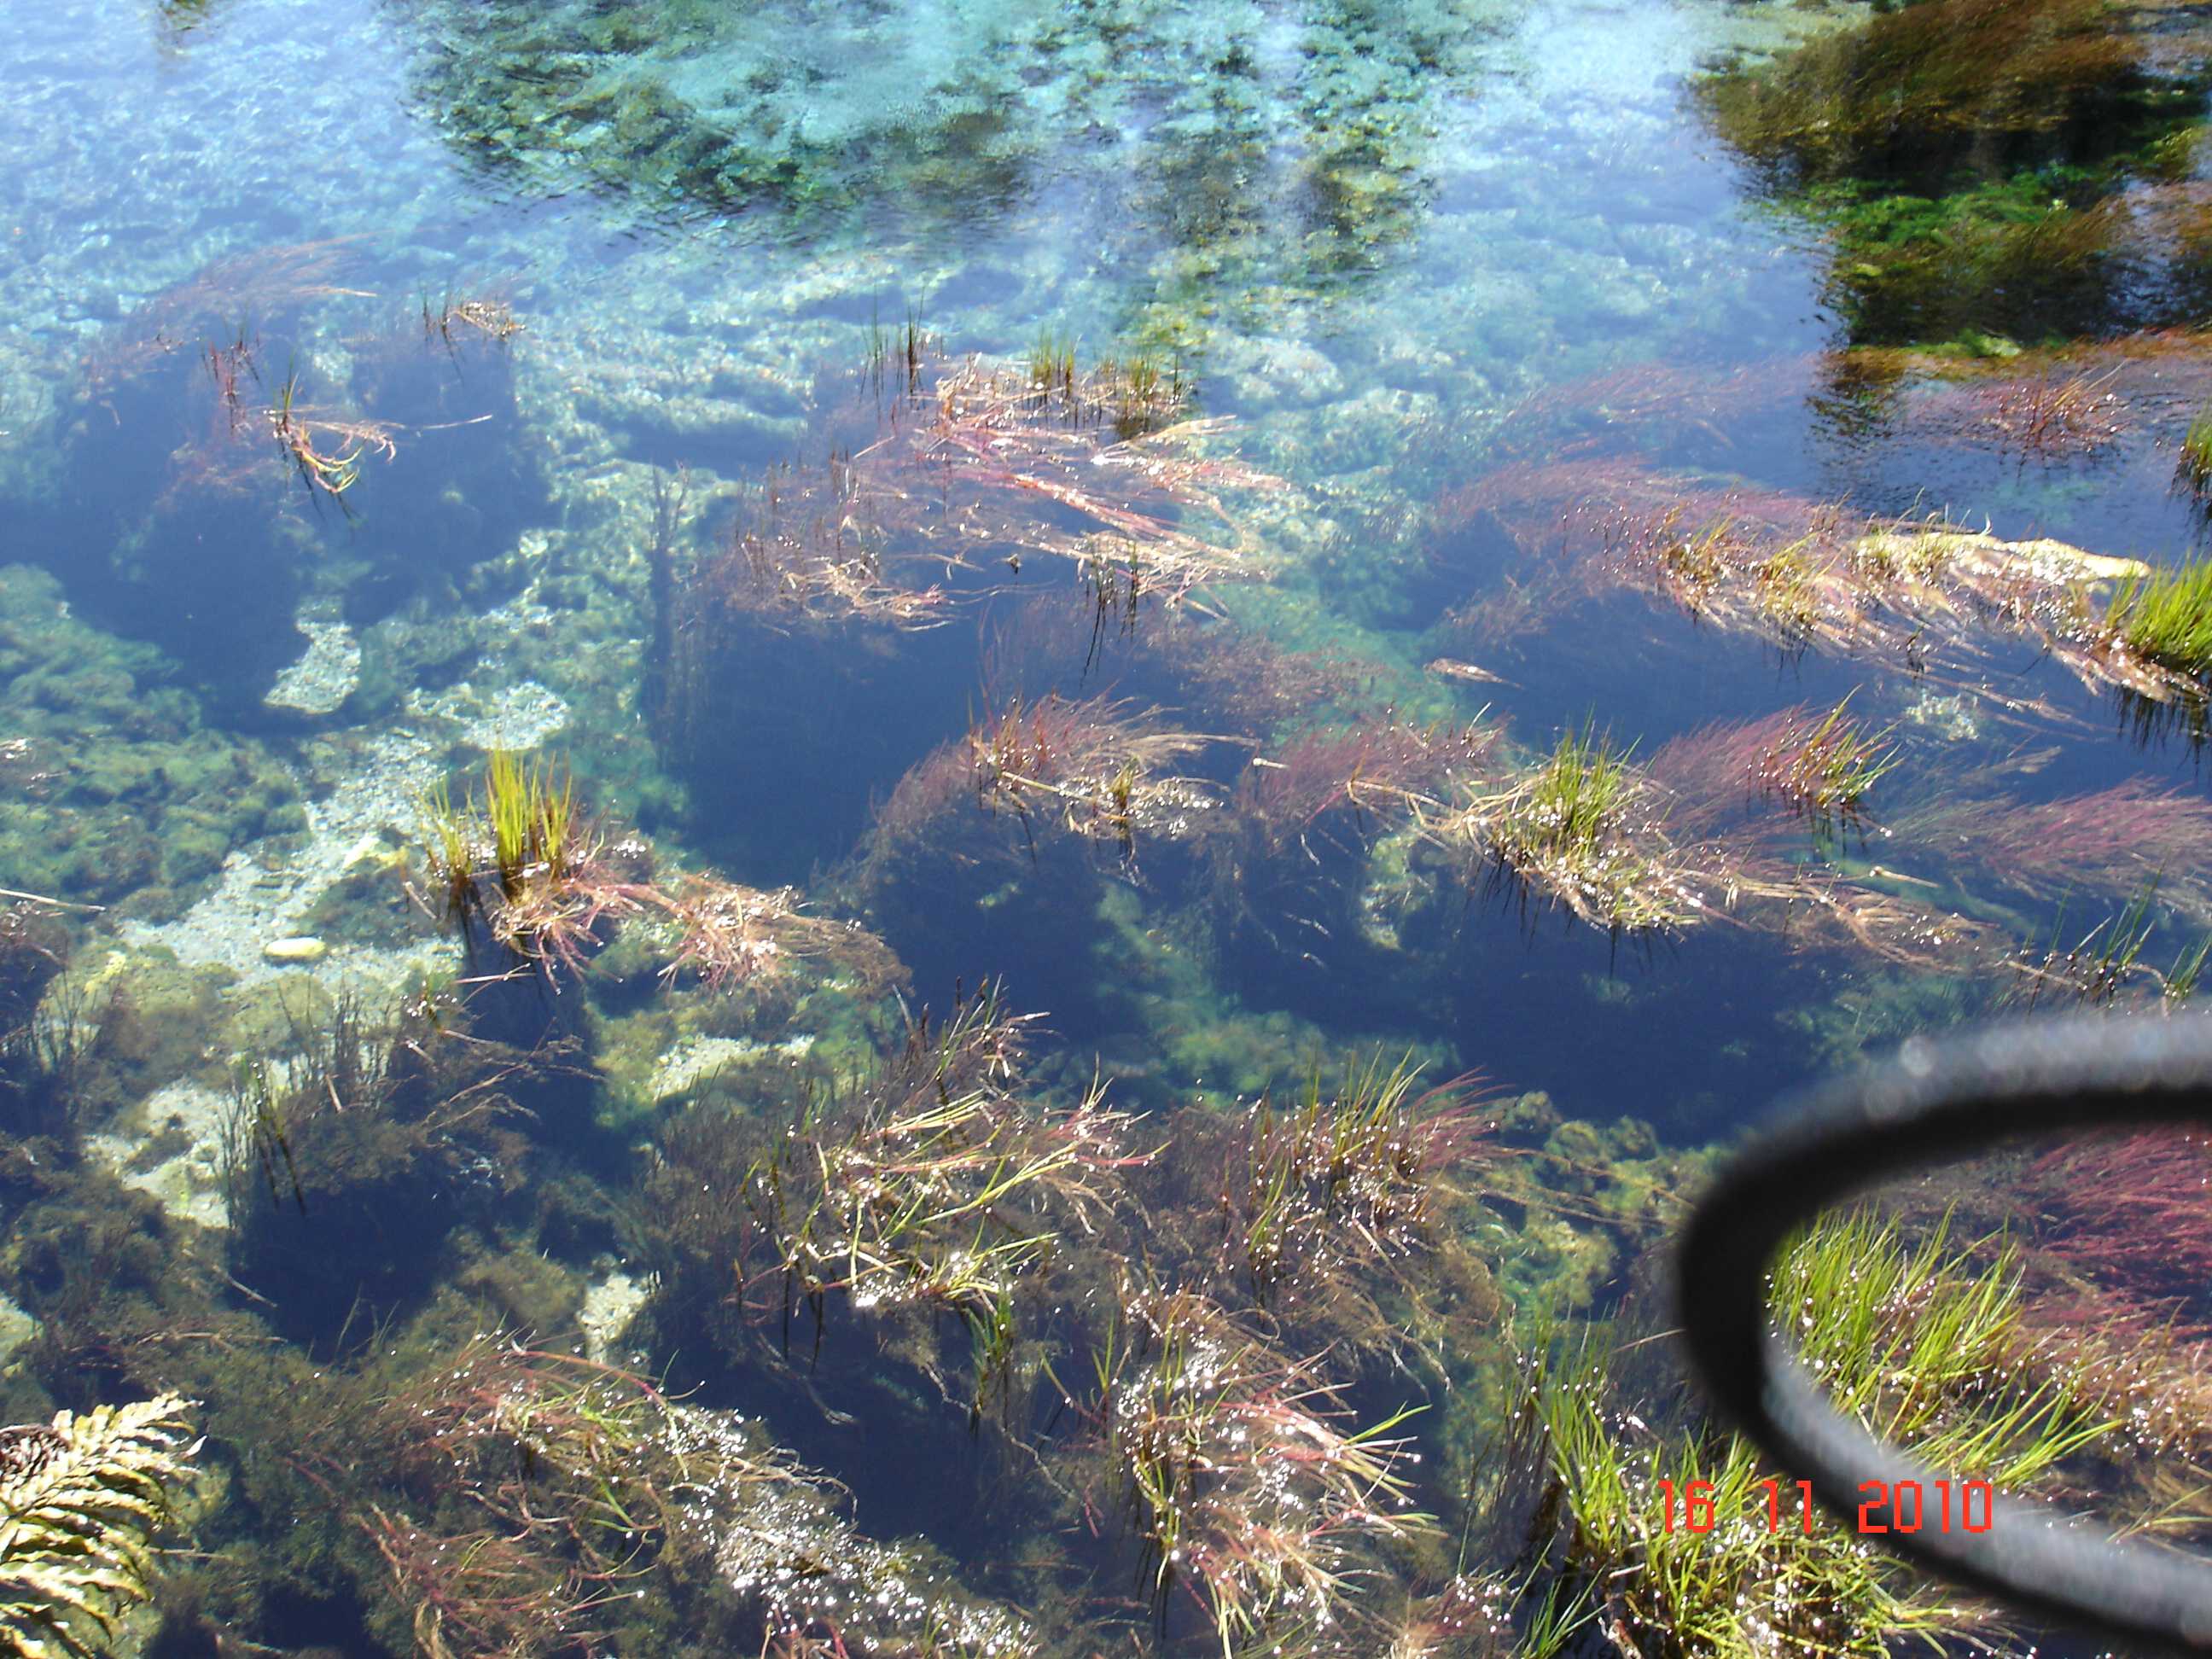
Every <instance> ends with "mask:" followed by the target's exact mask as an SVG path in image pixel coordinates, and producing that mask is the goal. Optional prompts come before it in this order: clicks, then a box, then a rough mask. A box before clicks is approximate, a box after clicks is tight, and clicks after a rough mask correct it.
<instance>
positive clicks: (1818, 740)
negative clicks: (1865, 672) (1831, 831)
mask: <svg viewBox="0 0 2212 1659" xmlns="http://www.w3.org/2000/svg"><path fill="white" fill-rule="evenodd" d="M1857 695H1858V694H1857V691H1856V690H1854V691H1852V692H1850V694H1848V695H1847V696H1844V700H1843V701H1842V702H1839V703H1838V704H1837V705H1836V706H1835V707H1834V708H1832V709H1830V710H1829V711H1828V713H1827V714H1826V716H1825V717H1824V718H1823V719H1822V720H1821V721H1820V724H1819V725H1818V726H1814V727H1812V728H1811V729H1810V730H1809V731H1801V730H1800V729H1799V728H1798V727H1797V726H1796V725H1794V724H1793V725H1792V726H1791V727H1790V730H1789V731H1788V732H1786V733H1785V734H1784V736H1783V737H1782V738H1780V739H1778V741H1777V742H1776V743H1775V744H1774V745H1773V746H1772V747H1771V748H1770V749H1768V750H1767V751H1766V752H1765V754H1764V755H1762V756H1761V757H1759V783H1760V786H1761V787H1763V788H1764V789H1765V790H1766V791H1767V793H1770V794H1773V795H1778V796H1780V797H1781V798H1782V799H1784V800H1786V801H1788V802H1789V803H1790V805H1791V806H1793V807H1794V808H1796V810H1797V811H1799V812H1801V813H1802V814H1803V815H1804V816H1805V817H1808V818H1809V819H1811V820H1812V821H1813V823H1814V825H1815V827H1817V828H1821V829H1825V828H1826V827H1828V826H1829V825H1831V824H1833V823H1836V822H1837V821H1838V819H1841V820H1844V821H1845V822H1849V821H1850V820H1853V819H1855V818H1857V817H1858V815H1859V813H1860V811H1861V810H1862V809H1863V806H1864V805H1865V802H1866V798H1867V795H1868V793H1869V791H1871V790H1872V789H1873V787H1875V784H1877V783H1879V782H1880V781H1881V780H1882V779H1883V778H1885V777H1887V775H1889V774H1890V773H1891V772H1893V771H1894V770H1895V769H1896V768H1897V764H1898V754H1897V747H1896V745H1895V744H1893V743H1892V742H1891V741H1890V734H1891V732H1893V731H1894V730H1895V729H1896V728H1895V727H1893V726H1884V727H1883V728H1882V729H1881V731H1879V732H1869V731H1867V730H1866V728H1865V727H1864V726H1861V725H1860V724H1859V722H1858V721H1857V720H1852V719H1850V715H1849V710H1850V706H1851V698H1852V697H1853V696H1857Z"/></svg>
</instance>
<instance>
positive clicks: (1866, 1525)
mask: <svg viewBox="0 0 2212 1659" xmlns="http://www.w3.org/2000/svg"><path fill="white" fill-rule="evenodd" d="M1791 1484H1792V1485H1793V1486H1795V1487H1796V1490H1795V1491H1794V1492H1790V1495H1789V1496H1788V1497H1787V1498H1785V1497H1784V1486H1783V1483H1782V1482H1781V1481H1779V1480H1762V1481H1760V1482H1759V1487H1760V1489H1761V1490H1763V1491H1764V1492H1765V1493H1766V1505H1765V1508H1766V1529H1767V1531H1769V1532H1780V1531H1781V1530H1782V1529H1783V1528H1784V1526H1787V1525H1790V1524H1793V1523H1794V1524H1795V1525H1796V1526H1797V1527H1798V1528H1799V1529H1800V1530H1801V1531H1803V1532H1806V1533H1810V1532H1811V1531H1812V1530H1813V1483H1812V1482H1811V1481H1809V1480H1799V1481H1795V1482H1793V1483H1791ZM1929 1486H1933V1487H1934V1488H1935V1490H1934V1492H1932V1493H1931V1492H1929V1490H1928V1487H1929ZM1659 1492H1660V1497H1661V1499H1662V1504H1663V1506H1664V1516H1663V1519H1664V1522H1665V1524H1666V1529H1667V1530H1668V1532H1670V1533H1671V1532H1711V1530H1712V1529H1713V1527H1714V1525H1715V1524H1716V1522H1718V1521H1719V1520H1720V1518H1721V1517H1720V1516H1719V1515H1718V1513H1717V1509H1716V1505H1715V1504H1714V1502H1713V1483H1712V1482H1711V1481H1710V1480H1692V1481H1690V1482H1688V1483H1687V1484H1686V1485H1681V1486H1678V1485H1677V1484H1676V1483H1675V1482H1674V1481H1672V1480H1662V1481H1661V1482H1659ZM1859 1496H1860V1497H1861V1498H1863V1499H1864V1500H1865V1501H1864V1502H1863V1503H1862V1504H1860V1505H1859V1520H1858V1529H1859V1531H1860V1532H1862V1533H1877V1532H1920V1531H1923V1530H1925V1531H1929V1532H1987V1531H1988V1530H1989V1529H1990V1526H1991V1525H1992V1524H1993V1523H1992V1520H1991V1512H1992V1510H1993V1509H1994V1508H1995V1504H1996V1493H1995V1491H1994V1489H1993V1488H1992V1487H1991V1486H1990V1483H1989V1482H1988V1481H1986V1480H1967V1481H1962V1482H1960V1483H1959V1484H1958V1485H1957V1486H1954V1485H1953V1484H1952V1483H1951V1482H1950V1481H1948V1480H1934V1481H1929V1482H1927V1483H1925V1484H1924V1485H1923V1483H1922V1482H1920V1481H1917V1480H1899V1481H1896V1482H1894V1483H1892V1482H1890V1481H1887V1480H1864V1481H1862V1482H1860V1483H1859Z"/></svg>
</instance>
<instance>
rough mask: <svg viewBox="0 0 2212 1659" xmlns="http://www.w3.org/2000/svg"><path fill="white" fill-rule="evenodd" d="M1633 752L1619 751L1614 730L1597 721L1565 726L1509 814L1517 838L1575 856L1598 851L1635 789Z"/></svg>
mask: <svg viewBox="0 0 2212 1659" xmlns="http://www.w3.org/2000/svg"><path fill="white" fill-rule="evenodd" d="M1629 752H1630V751H1628V750H1620V751H1616V750H1614V749H1613V738H1612V736H1611V734H1610V733H1605V734H1601V733H1599V732H1598V731H1597V730H1596V728H1595V725H1593V724H1587V723H1586V724H1585V725H1584V726H1583V729H1582V730H1581V731H1580V732H1576V731H1574V730H1572V729H1569V730H1567V731H1565V732H1561V733H1560V734H1559V743H1558V744H1557V746H1556V747H1554V748H1553V750H1552V753H1551V757H1550V758H1549V759H1547V761H1545V762H1544V763H1543V764H1542V765H1541V766H1540V767H1538V768H1537V769H1536V770H1535V771H1534V773H1532V774H1531V775H1529V777H1528V783H1527V787H1526V788H1525V789H1524V790H1523V792H1522V796H1521V798H1520V799H1519V800H1518V801H1516V804H1515V806H1514V809H1513V811H1512V812H1511V814H1510V818H1509V824H1510V831H1511V834H1512V837H1513V839H1514V840H1515V841H1516V842H1519V843H1521V844H1522V845H1524V846H1527V847H1529V848H1540V849H1541V850H1543V851H1546V852H1550V853H1554V854H1560V855H1562V856H1565V857H1566V858H1568V859H1570V860H1587V859H1589V858H1590V857H1593V856H1594V855H1595V854H1597V852H1598V851H1599V850H1600V848H1601V847H1602V846H1603V844H1604V843H1605V842H1606V841H1607V838H1608V837H1609V836H1611V835H1612V834H1613V831H1614V830H1615V829H1617V828H1618V827H1619V825H1620V821H1621V818H1622V816H1623V813H1624V811H1625V809H1626V805H1627V803H1628V800H1629V798H1630V796H1631V795H1632V793H1634V790H1635V778H1634V775H1633V774H1632V772H1631V771H1630V770H1629V767H1628V757H1629Z"/></svg>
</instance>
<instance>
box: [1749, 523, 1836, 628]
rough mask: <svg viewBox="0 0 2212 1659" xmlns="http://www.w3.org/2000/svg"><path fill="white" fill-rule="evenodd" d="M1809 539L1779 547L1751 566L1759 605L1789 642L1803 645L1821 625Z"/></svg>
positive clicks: (1818, 595) (1816, 583)
mask: <svg viewBox="0 0 2212 1659" xmlns="http://www.w3.org/2000/svg"><path fill="white" fill-rule="evenodd" d="M1810 540H1811V538H1804V539H1802V540H1800V541H1795V542H1792V543H1790V544H1789V545H1788V546H1787V547H1783V548H1778V549H1777V550H1775V551H1774V552H1773V553H1771V555H1769V556H1767V557H1766V558H1765V560H1763V561H1762V562H1760V563H1759V565H1758V566H1757V567H1755V569H1754V574H1755V575H1756V577H1757V579H1758V596H1759V610H1760V611H1761V612H1762V613H1764V614H1765V617H1766V618H1767V620H1768V621H1769V622H1771V623H1773V625H1774V627H1775V628H1776V629H1777V630H1778V632H1779V633H1780V634H1781V635H1782V637H1783V640H1784V641H1785V642H1786V643H1789V644H1792V645H1797V644H1802V643H1803V642H1804V641H1807V640H1809V639H1810V638H1812V636H1813V631H1814V629H1815V628H1817V627H1818V626H1819V625H1820V588H1819V586H1818V579H1817V576H1816V573H1815V571H1814V564H1813V560H1812V557H1811V556H1810V554H1809V553H1808V551H1807V548H1808V545H1809V544H1810Z"/></svg>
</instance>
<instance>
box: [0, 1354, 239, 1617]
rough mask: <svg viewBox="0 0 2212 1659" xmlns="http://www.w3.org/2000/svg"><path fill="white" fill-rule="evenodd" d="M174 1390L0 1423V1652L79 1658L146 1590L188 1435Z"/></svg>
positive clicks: (182, 1477)
mask: <svg viewBox="0 0 2212 1659" xmlns="http://www.w3.org/2000/svg"><path fill="white" fill-rule="evenodd" d="M186 1409H187V1402H186V1401H183V1400H180V1399H179V1398H178V1397H177V1396H176V1395H161V1396H159V1397H157V1398H155V1399H152V1400H146V1401H138V1402H137V1403H135V1404H131V1405H127V1406H100V1407H94V1409H93V1410H91V1411H88V1412H86V1413H82V1415H80V1414H78V1413H74V1412H67V1411H64V1412H60V1413H56V1415H55V1417H54V1419H53V1421H52V1423H50V1424H32V1425H25V1426H23V1427H20V1428H11V1429H0V1513H4V1515H5V1516H6V1518H5V1520H0V1652H5V1653H7V1654H8V1655H9V1656H10V1659H88V1656H92V1655H95V1654H100V1653H106V1652H107V1651H109V1646H108V1643H109V1639H110V1638H112V1636H113V1635H114V1633H115V1630H116V1616H117V1614H118V1613H120V1612H121V1611H122V1609H123V1608H125V1607H128V1606H129V1605H130V1604H131V1603H133V1602H137V1601H145V1600H147V1599H148V1597H149V1596H150V1595H152V1593H153V1592H152V1589H151V1581H152V1578H153V1575H154V1559H155V1558H154V1549H153V1546H154V1541H155V1537H156V1536H157V1535H158V1534H161V1533H162V1532H164V1531H166V1530H167V1528H168V1527H169V1525H170V1523H171V1522H172V1521H173V1519H174V1517H175V1513H176V1503H177V1499H178V1498H179V1496H180V1491H179V1489H180V1488H181V1487H183V1486H185V1484H186V1483H187V1482H188V1481H189V1480H190V1478H191V1458H192V1455H193V1454H194V1452H195V1451H197V1449H198V1443H197V1442H194V1443H192V1444H191V1445H187V1444H186V1440H187V1438H188V1437H190V1435H191V1427H190V1425H189V1423H188V1420H187V1417H186Z"/></svg>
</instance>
